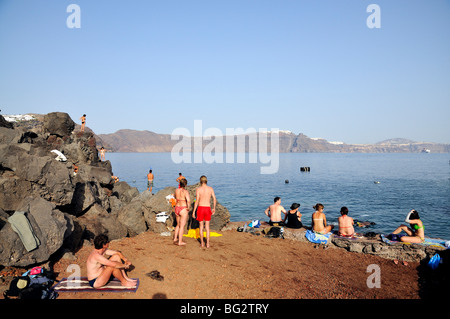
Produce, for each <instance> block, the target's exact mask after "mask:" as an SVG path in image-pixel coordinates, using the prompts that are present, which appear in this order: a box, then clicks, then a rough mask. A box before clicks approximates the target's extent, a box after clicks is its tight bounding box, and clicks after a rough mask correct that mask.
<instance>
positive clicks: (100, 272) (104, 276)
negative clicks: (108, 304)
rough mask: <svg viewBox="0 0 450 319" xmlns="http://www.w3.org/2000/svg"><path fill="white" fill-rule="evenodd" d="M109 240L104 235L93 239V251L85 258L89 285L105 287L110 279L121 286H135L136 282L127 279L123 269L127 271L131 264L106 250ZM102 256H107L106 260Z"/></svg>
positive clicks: (115, 253) (120, 254)
mask: <svg viewBox="0 0 450 319" xmlns="http://www.w3.org/2000/svg"><path fill="white" fill-rule="evenodd" d="M108 246H109V239H108V236H106V235H105V234H101V235H97V236H96V237H95V238H94V248H95V249H94V250H93V251H92V252H91V254H90V255H89V257H88V258H87V267H86V268H87V277H88V280H89V285H90V286H91V287H93V288H100V287H103V286H104V285H106V284H107V283H108V282H109V281H110V279H111V277H112V276H113V277H115V278H117V279H119V280H120V282H121V283H122V286H126V287H133V286H136V283H137V281H136V280H133V279H131V278H129V277H128V276H127V274H126V273H125V269H129V267H130V266H131V262H130V261H129V260H128V259H127V258H126V257H125V256H124V255H122V253H121V252H119V251H115V250H111V249H108ZM103 255H109V256H110V258H109V259H108V258H106V257H105V256H103Z"/></svg>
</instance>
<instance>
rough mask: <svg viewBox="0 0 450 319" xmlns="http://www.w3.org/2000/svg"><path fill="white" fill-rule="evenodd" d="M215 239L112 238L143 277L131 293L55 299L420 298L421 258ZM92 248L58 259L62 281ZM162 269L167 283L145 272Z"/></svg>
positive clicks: (257, 239)
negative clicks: (180, 242) (371, 280)
mask: <svg viewBox="0 0 450 319" xmlns="http://www.w3.org/2000/svg"><path fill="white" fill-rule="evenodd" d="M218 233H219V234H222V236H221V237H212V238H211V245H212V247H211V248H209V249H206V248H201V247H200V244H199V242H198V240H197V239H194V238H185V241H186V243H187V245H186V246H177V245H174V244H173V243H172V238H171V237H164V236H161V235H160V234H157V233H153V232H145V233H142V234H140V235H138V236H135V237H132V238H123V239H121V240H116V241H112V242H111V244H110V248H111V249H116V250H120V251H122V253H123V254H124V255H125V256H127V257H128V258H129V259H130V260H131V261H132V263H133V265H134V267H135V268H134V269H133V270H132V271H130V272H129V273H128V274H129V276H130V277H132V278H139V280H140V285H139V289H138V290H137V292H136V293H132V292H120V293H112V292H77V293H70V292H61V293H60V294H59V297H58V299H154V298H157V299H166V298H167V299H336V298H337V299H339V298H342V299H398V298H400V299H417V298H420V291H419V273H418V267H419V263H409V264H408V265H407V266H405V265H402V264H401V263H399V264H394V262H393V261H392V260H388V259H383V258H380V257H377V256H371V255H365V254H358V253H353V252H348V251H346V250H344V249H339V248H336V247H330V248H328V249H318V248H314V244H310V243H305V242H299V241H296V240H290V239H281V238H275V239H274V238H264V237H262V236H256V235H252V234H250V233H242V232H237V231H235V230H227V231H222V232H218ZM91 250H92V246H90V247H89V246H87V247H83V248H82V249H80V250H79V251H78V252H76V254H75V257H76V260H67V259H61V260H60V261H59V262H57V263H56V264H55V265H54V271H55V272H56V273H58V278H57V279H62V278H63V277H68V276H69V275H71V274H72V273H71V272H70V273H69V272H66V269H67V267H68V266H69V265H70V264H77V265H79V266H80V267H81V272H82V275H83V276H85V275H86V265H85V261H86V258H87V256H88V254H89V253H90V251H91ZM372 264H375V265H378V266H379V267H380V271H381V273H380V274H381V285H380V288H369V287H368V285H367V280H368V277H369V276H370V275H371V274H372V272H367V268H368V266H369V265H372ZM153 270H157V271H159V272H160V274H161V276H163V277H164V280H163V281H158V280H154V279H152V278H150V277H149V276H147V275H146V274H148V273H150V272H151V271H153Z"/></svg>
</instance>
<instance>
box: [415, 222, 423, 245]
mask: <svg viewBox="0 0 450 319" xmlns="http://www.w3.org/2000/svg"><path fill="white" fill-rule="evenodd" d="M412 228H414V230H416V231H417V230H419V229H420V228H423V230H424V231H425V225H424V224H422V226H419V225H417V224H413V225H412ZM415 237H418V238H420V240H421V241H422V242H424V241H425V237H420V236H419V235H415Z"/></svg>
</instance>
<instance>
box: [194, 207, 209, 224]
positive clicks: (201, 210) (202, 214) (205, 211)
mask: <svg viewBox="0 0 450 319" xmlns="http://www.w3.org/2000/svg"><path fill="white" fill-rule="evenodd" d="M211 215H212V212H211V207H209V206H198V207H197V220H198V221H199V222H201V221H203V220H206V221H210V220H211Z"/></svg>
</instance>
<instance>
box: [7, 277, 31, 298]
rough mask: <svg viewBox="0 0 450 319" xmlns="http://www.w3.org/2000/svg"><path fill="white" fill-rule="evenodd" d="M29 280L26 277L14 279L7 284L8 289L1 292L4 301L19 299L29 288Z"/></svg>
mask: <svg viewBox="0 0 450 319" xmlns="http://www.w3.org/2000/svg"><path fill="white" fill-rule="evenodd" d="M30 282H31V279H30V277H28V276H18V277H14V278H13V280H11V283H10V284H9V289H8V290H6V291H4V292H3V297H5V299H20V293H21V292H22V291H23V290H24V289H26V288H28V287H29V286H30Z"/></svg>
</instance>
